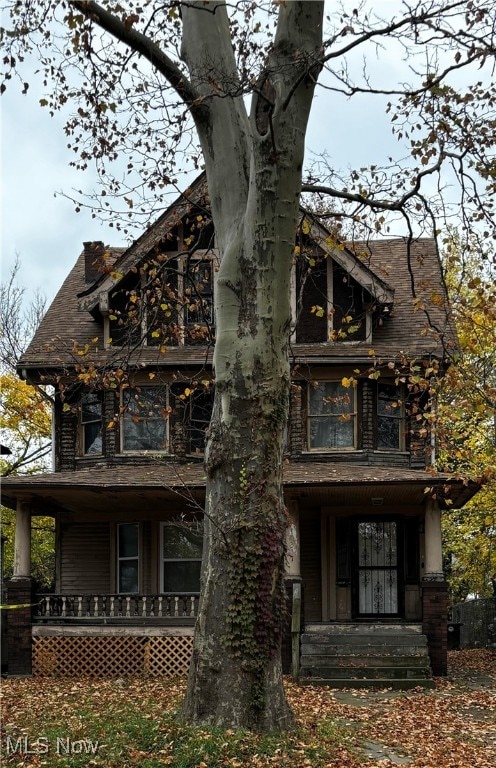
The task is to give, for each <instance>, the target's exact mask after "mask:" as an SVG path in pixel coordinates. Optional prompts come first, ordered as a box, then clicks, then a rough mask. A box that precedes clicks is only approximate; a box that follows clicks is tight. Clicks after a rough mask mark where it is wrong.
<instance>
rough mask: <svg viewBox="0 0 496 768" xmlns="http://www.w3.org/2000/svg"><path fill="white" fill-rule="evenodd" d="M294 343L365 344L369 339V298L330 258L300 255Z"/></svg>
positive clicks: (297, 275) (316, 255)
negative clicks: (341, 342) (356, 342)
mask: <svg viewBox="0 0 496 768" xmlns="http://www.w3.org/2000/svg"><path fill="white" fill-rule="evenodd" d="M296 272H297V274H296V302H295V303H296V312H297V315H298V320H297V324H296V341H297V342H298V343H317V342H326V341H343V342H346V341H365V340H367V339H370V338H371V315H370V311H369V309H368V306H369V304H370V296H369V294H368V293H367V291H366V290H365V289H364V288H363V287H362V286H361V285H360V284H359V283H358V282H357V280H355V279H354V277H353V275H350V274H349V273H348V272H347V271H346V270H345V269H343V267H341V266H340V265H339V264H337V263H336V262H335V261H334V260H333V259H331V258H330V257H325V256H324V255H318V254H314V257H312V258H309V257H308V256H305V255H302V256H301V257H300V261H299V264H298V267H297V270H296Z"/></svg>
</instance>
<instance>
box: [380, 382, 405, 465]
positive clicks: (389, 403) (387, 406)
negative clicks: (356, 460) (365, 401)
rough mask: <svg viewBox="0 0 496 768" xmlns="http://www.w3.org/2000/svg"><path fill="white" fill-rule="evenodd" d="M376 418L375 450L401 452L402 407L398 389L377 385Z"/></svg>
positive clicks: (402, 432) (402, 435)
mask: <svg viewBox="0 0 496 768" xmlns="http://www.w3.org/2000/svg"><path fill="white" fill-rule="evenodd" d="M376 418H377V448H379V449H382V450H397V451H399V450H401V449H402V448H403V446H404V407H403V403H402V400H401V390H400V388H399V387H397V386H396V385H394V384H379V383H378V385H377V416H376Z"/></svg>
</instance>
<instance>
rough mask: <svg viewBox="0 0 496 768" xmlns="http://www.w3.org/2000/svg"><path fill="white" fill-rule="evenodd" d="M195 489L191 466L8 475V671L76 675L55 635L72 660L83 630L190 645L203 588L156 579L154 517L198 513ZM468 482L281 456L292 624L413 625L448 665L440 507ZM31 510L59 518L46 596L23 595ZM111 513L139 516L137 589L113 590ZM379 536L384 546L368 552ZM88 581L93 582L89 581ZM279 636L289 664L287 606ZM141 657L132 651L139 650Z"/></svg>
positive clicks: (458, 500)
mask: <svg viewBox="0 0 496 768" xmlns="http://www.w3.org/2000/svg"><path fill="white" fill-rule="evenodd" d="M204 489H205V477H204V473H203V468H202V466H201V465H200V464H196V463H192V464H189V465H184V466H180V465H177V466H176V465H170V464H165V463H164V464H158V463H157V464H153V465H147V466H139V467H132V468H131V467H127V468H123V467H118V468H112V469H110V468H101V469H97V468H95V469H93V470H84V471H81V472H70V473H69V472H68V473H55V474H50V475H41V476H33V477H22V478H12V479H8V482H7V483H6V484H5V487H4V494H5V503H9V504H11V505H14V506H15V508H16V539H15V564H14V577H13V579H12V581H11V582H10V584H9V588H8V594H9V602H11V603H13V604H16V605H21V606H24V607H21V608H19V609H17V610H16V611H15V612H14V611H12V612H11V613H12V614H13V615H14V614H15V620H14V621H12V622H11V624H10V628H9V649H10V654H9V655H10V658H9V674H30V673H31V671H33V672H35V673H36V674H39V673H41V672H40V670H41V669H43V670H45V672H43V673H47V672H46V670H47V669H50V668H55V667H56V668H57V669H59V672H58V673H59V674H60V667H61V666H62V667H64V666H65V668H66V669H67V670H68V673H70V674H76V672H70V671H69V668H70V665H68V664H67V663H66V662H62V664H61V665H60V664H59V663H58V662H57V664H55V662H54V660H53V649H54V648H55V645H56V644H57V643H58V647H59V648H61V647H62V645H64V644H65V645H66V646H67V647H68V646H69V645H71V650H70V654H71V657H72V658H75V657H77V656H78V655H79V656H80V655H82V654H83V655H84V654H86V655H87V648H86V650H84V652H83V650H81V653H79V652H77V651H73V650H72V647H76V646H77V644H78V643H79V646H80V648H81V649H82V648H83V646H84V645H85V644H86V645H88V643H87V641H90V640H91V644H92V645H94V646H95V647H96V645H98V647H99V648H100V647H102V646H103V645H105V644H106V645H107V648H110V647H111V646H113V645H115V643H116V638H120V640H119V643H120V644H121V645H122V646H124V645H125V644H126V643H127V642H128V641H126V640H124V638H126V637H128V638H129V642H131V638H134V639H133V641H132V643H134V644H136V642H138V641H137V640H136V638H147V637H148V638H149V639H148V640H143V639H142V640H140V641H139V643H141V644H143V643H144V644H145V645H146V644H147V643H148V645H147V647H148V649H149V650H148V651H147V654H146V658H149V654H150V653H151V650H150V649H151V648H152V647H153V648H156V649H158V648H159V647H160V648H161V650H160V653H163V652H164V647H165V646H164V643H163V642H161V643H157V642H156V641H154V642H153V643H151V641H150V638H151V637H155V638H156V637H162V638H178V637H181V638H187V640H185V641H183V640H181V643H182V645H183V646H184V647H189V648H191V645H190V644H191V637H192V632H193V625H194V622H195V619H196V616H197V611H198V600H199V594H198V592H197V591H192V590H191V589H190V590H189V591H188V590H187V589H184V591H182V590H180V589H178V590H177V591H175V592H170V591H169V592H167V591H163V589H161V586H163V584H162V585H161V581H160V577H159V575H158V574H159V571H160V568H161V567H162V566H161V561H160V556H159V554H158V551H159V546H160V544H159V541H160V535H161V534H160V531H161V528H160V526H162V525H163V523H161V522H160V520H164V519H169V520H170V519H173V516H174V515H180V514H181V515H184V514H188V515H190V516H195V515H197V514H198V512H199V510H200V509H201V505H202V501H203V497H204ZM426 489H428V492H426ZM475 490H476V489H475V486H474V488H471V487H469V486H466V485H464V484H463V483H462V482H461V481H458V480H450V479H449V478H447V477H439V476H435V477H433V476H432V475H430V474H429V473H427V472H418V471H414V470H406V469H400V468H388V469H386V468H383V467H370V466H361V465H349V464H346V465H345V464H335V463H334V464H333V463H326V462H320V463H315V462H311V463H310V462H304V461H302V462H298V463H296V462H294V463H290V464H288V465H287V466H286V467H285V497H286V503H287V507H288V512H289V516H288V529H287V561H286V576H287V587H288V594H289V595H290V596H291V595H292V593H293V585H295V584H299V585H301V588H302V594H303V600H302V613H301V624H300V627H299V630H304V629H305V626H308V625H311V624H313V625H314V624H315V623H323V624H328V625H332V624H335V625H336V626H337V625H340V624H341V625H343V624H346V623H350V624H353V623H357V622H358V623H362V624H365V623H367V622H368V623H381V622H382V623H389V624H391V623H403V624H408V623H412V622H413V623H417V624H419V625H420V626H421V628H422V632H423V633H424V634H425V635H426V637H427V639H428V648H429V656H430V661H431V666H432V669H433V671H434V672H435V674H445V669H446V621H447V604H446V585H445V583H444V579H443V574H442V550H441V511H442V507H443V505H444V499H445V498H446V497H449V499H450V501H451V502H452V504H453V505H459V506H461V505H462V504H463V503H465V501H466V500H467V499H468V498H470V496H471V495H472V494H473V493H474V492H475ZM144 510H146V512H145V511H144ZM39 514H41V515H52V516H53V517H54V518H55V520H56V528H57V563H58V565H57V586H56V593H55V594H51V595H39V594H37V595H32V594H31V587H32V585H31V579H30V576H29V574H30V557H31V556H30V525H31V518H32V517H33V516H35V515H39ZM116 520H119V521H124V522H123V524H124V525H126V524H128V523H127V522H126V521H139V523H138V524H139V525H140V541H142V544H143V546H145V544H146V547H145V549H146V552H145V551H144V552H143V557H142V561H141V560H140V569H141V571H140V573H141V575H140V580H141V581H140V585H141V588H140V589H139V591H137V592H133V593H132V594H125V593H123V592H122V591H119V590H116V588H115V587H116V575H115V574H116V567H117V563H118V558H117V559H116V550H115V545H114V544H112V541H113V540H114V539H113V538H112V535H113V534H112V531H113V526H115V524H116ZM109 532H110V533H109ZM141 532H142V534H143V535H141ZM64 537H65V538H64ZM71 537H72V538H71ZM78 537H79V538H78ZM360 539H361V543H360ZM379 539H380V540H381V542H382V544H381V546H380V547H379V548H378V549H377V542H378V541H379ZM393 540H394V541H393ZM64 541H65V544H64ZM70 542H72V544H71V546H70V547H69V546H68V543H70ZM385 542H387V547H386V546H385ZM372 543H374V544H375V549H376V554H375V555H373V553H372V550H371V549H370V547H371V546H372ZM64 546H65V547H66V549H65V552H66V555H63V553H64ZM367 547H368V548H369V553H368V557H376V560H375V561H374V560H373V559H372V560H370V561H369V562H367V561H365V562H364V563H361V562H360V556H361V555H360V553H362V554H363V553H364V551H366V550H367ZM74 556H76V557H77V558H79V560H78V561H77V562H78V566H77V568H79V570H77V568H76V569H75V566H74V567H72V566H71V568H69V566H68V563H71V562H73V561H72V560H71V557H74ZM64 557H65V560H64ZM377 558H379V559H377ZM381 558H382V559H381ZM73 565H74V564H73ZM83 566H84V567H83ZM78 573H79V574H80V575H79V577H78ZM69 576H70V578H69ZM78 578H79V582H78ZM374 579H375V585H376V586H377V585H378V584H379V586H380V587H381V589H382V592H383V598H382V599H381V600H377V599H375V598H374V594H376V595H377V594H378V593H379V592H380V591H381V589H375V592H374V587H373V586H370V585H373V584H374ZM361 580H362V581H361ZM78 583H80V585H81V588H80V589H78V588H77V584H78ZM87 584H93V586H95V585H96V587H97V588H91V589H86V588H85V585H87ZM75 585H76V586H75ZM364 585H367V586H366V588H365V586H364ZM367 590H368V591H367ZM290 603H291V598H290ZM286 634H287V637H286V652H285V656H286V664H285V666H286V669H287V671H289V665H290V659H291V640H292V639H293V640H294V631H293V638H292V635H291V617H289V619H288V626H287V633H286ZM62 638H71V639H70V641H69V640H62ZM112 638H113V640H111V639H112ZM48 640H49V641H50V643H49V644H50V645H51V649H52V650H51V651H50V653H51V654H52V656H51V657H50V658H51V659H52V661H51V662H50V663H49V664H48V665H47V664H46V663H43V664H42V665H41V666H40V663H39V661H38V660H37V659H39V658H41V657H42V656H43V658H44V659H46V658H47V655H46V654H47V647H48V646H47V641H48ZM83 640H84V642H83ZM41 641H43V642H41ZM167 642H168V643H169V645H171V642H170V640H168V641H167ZM177 642H178V641H177V639H176V640H174V643H175V644H177ZM139 643H138V644H139ZM43 644H44V648H43V649H42V646H43ZM140 647H141V646H140ZM36 649H38V650H39V653H38V656H37V655H36V654H37V652H38V651H37V650H36ZM40 653H41V656H40ZM98 654H100V651H98ZM98 654H97V655H98ZM117 656H118V654H117ZM130 657H132V654H131V656H130ZM137 657H139V658H142V654H141V652H140V653H138V654H137ZM293 657H294V653H293ZM143 658H144V657H143ZM188 658H189V657H188ZM109 668H112V669H113V665H112V664H110V667H109ZM140 668H141V667H140Z"/></svg>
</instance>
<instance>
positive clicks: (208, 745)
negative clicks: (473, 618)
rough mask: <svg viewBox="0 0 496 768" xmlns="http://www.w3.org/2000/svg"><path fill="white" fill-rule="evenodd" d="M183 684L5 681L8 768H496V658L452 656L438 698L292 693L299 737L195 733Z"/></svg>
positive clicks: (291, 689)
mask: <svg viewBox="0 0 496 768" xmlns="http://www.w3.org/2000/svg"><path fill="white" fill-rule="evenodd" d="M183 690H184V682H183V681H175V682H173V683H171V682H170V681H157V680H153V681H149V680H148V681H145V680H138V679H132V680H102V681H95V680H62V679H58V680H52V679H47V678H45V679H42V678H38V679H27V680H6V681H4V682H3V685H2V719H3V731H2V739H1V746H2V765H4V766H18V767H19V768H31V767H32V768H34V767H35V766H36V768H37V767H38V766H48V767H49V768H50V767H53V768H55V767H57V768H76V767H77V766H80V767H82V766H84V768H87V767H88V768H89V767H90V766H102V767H103V766H105V768H132V766H138V765H139V766H143V768H159V766H173V768H228V767H229V766H231V768H269V767H272V768H278V767H279V768H379V767H381V768H384V767H385V766H391V765H395V764H396V765H408V766H411V768H494V766H495V765H496V652H495V651H487V650H476V651H457V652H452V653H451V654H450V677H449V678H448V679H446V680H438V681H437V684H436V688H435V689H434V690H429V691H422V690H414V691H407V692H396V691H352V690H347V691H332V690H329V689H327V688H316V687H315V688H313V687H298V686H296V685H294V684H292V683H291V682H289V681H288V683H287V690H288V696H289V699H290V701H291V704H292V707H293V709H294V712H295V714H296V717H297V721H298V730H297V731H295V732H294V733H292V734H289V735H285V736H257V735H253V734H250V733H247V732H243V731H236V732H232V731H223V730H221V729H208V730H207V729H199V728H191V727H188V726H185V725H183V724H181V723H180V722H179V721H178V719H177V718H176V716H175V713H176V712H177V708H178V705H179V702H180V700H181V696H182V693H183Z"/></svg>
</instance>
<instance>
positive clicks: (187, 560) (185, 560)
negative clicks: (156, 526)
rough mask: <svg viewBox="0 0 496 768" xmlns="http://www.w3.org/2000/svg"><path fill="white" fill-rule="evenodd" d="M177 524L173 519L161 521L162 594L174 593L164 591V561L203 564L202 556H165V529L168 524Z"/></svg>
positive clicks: (185, 593) (160, 560) (160, 566)
mask: <svg viewBox="0 0 496 768" xmlns="http://www.w3.org/2000/svg"><path fill="white" fill-rule="evenodd" d="M171 525H175V526H177V523H174V522H173V521H171V520H169V521H164V522H161V523H160V544H159V546H160V549H159V568H160V593H161V594H162V595H165V594H168V595H169V594H172V593H171V592H167V593H166V592H165V591H164V563H165V562H167V563H197V562H200V565H201V557H200V558H199V557H164V529H165V528H166V527H167V526H171ZM174 594H175V595H189V594H190V593H189V592H174ZM195 594H199V592H195Z"/></svg>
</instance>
